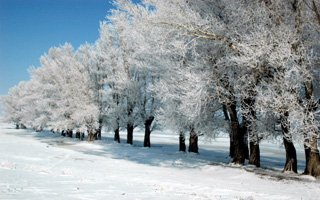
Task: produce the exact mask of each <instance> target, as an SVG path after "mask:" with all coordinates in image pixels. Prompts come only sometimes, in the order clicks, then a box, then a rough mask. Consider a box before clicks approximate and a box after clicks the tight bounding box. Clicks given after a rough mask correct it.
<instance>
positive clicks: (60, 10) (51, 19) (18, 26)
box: [0, 0, 112, 95]
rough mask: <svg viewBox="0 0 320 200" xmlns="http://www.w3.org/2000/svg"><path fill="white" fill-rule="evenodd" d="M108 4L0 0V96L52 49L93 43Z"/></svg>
mask: <svg viewBox="0 0 320 200" xmlns="http://www.w3.org/2000/svg"><path fill="white" fill-rule="evenodd" d="M111 8H112V3H111V0H0V95H4V94H7V92H8V89H9V88H10V87H12V86H14V85H16V84H18V83H19V82H20V81H22V80H28V79H29V74H28V68H29V67H30V66H36V67H37V66H39V58H40V56H41V55H43V54H44V53H46V52H47V51H48V49H49V48H50V47H52V46H59V45H60V44H64V43H65V42H69V43H71V44H72V45H73V46H74V47H75V48H77V47H78V46H79V45H80V44H83V43H85V42H89V43H93V42H94V41H95V40H96V39H97V38H98V35H99V31H98V29H99V22H100V21H102V20H103V19H104V18H105V16H106V15H107V14H108V11H109V10H110V9H111Z"/></svg>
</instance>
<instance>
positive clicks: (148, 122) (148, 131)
mask: <svg viewBox="0 0 320 200" xmlns="http://www.w3.org/2000/svg"><path fill="white" fill-rule="evenodd" d="M153 120H154V117H153V116H151V117H149V118H148V119H147V120H146V121H145V122H144V126H145V131H144V142H143V146H144V147H151V143H150V134H151V124H152V122H153Z"/></svg>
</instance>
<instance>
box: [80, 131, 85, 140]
mask: <svg viewBox="0 0 320 200" xmlns="http://www.w3.org/2000/svg"><path fill="white" fill-rule="evenodd" d="M80 140H81V141H82V140H84V132H82V133H81V134H80Z"/></svg>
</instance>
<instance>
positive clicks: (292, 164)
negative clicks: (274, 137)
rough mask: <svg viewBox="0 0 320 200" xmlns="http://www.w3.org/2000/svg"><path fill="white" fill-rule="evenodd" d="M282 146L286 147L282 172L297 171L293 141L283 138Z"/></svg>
mask: <svg viewBox="0 0 320 200" xmlns="http://www.w3.org/2000/svg"><path fill="white" fill-rule="evenodd" d="M283 144H284V148H285V149H286V163H285V166H284V169H283V172H294V173H297V172H298V171H297V153H296V148H295V147H294V145H293V143H292V142H291V141H289V140H287V139H286V138H285V137H284V138H283Z"/></svg>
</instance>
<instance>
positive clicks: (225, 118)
mask: <svg viewBox="0 0 320 200" xmlns="http://www.w3.org/2000/svg"><path fill="white" fill-rule="evenodd" d="M222 111H223V115H224V120H227V121H229V120H230V118H229V115H228V110H227V106H226V105H225V104H223V105H222Z"/></svg>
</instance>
